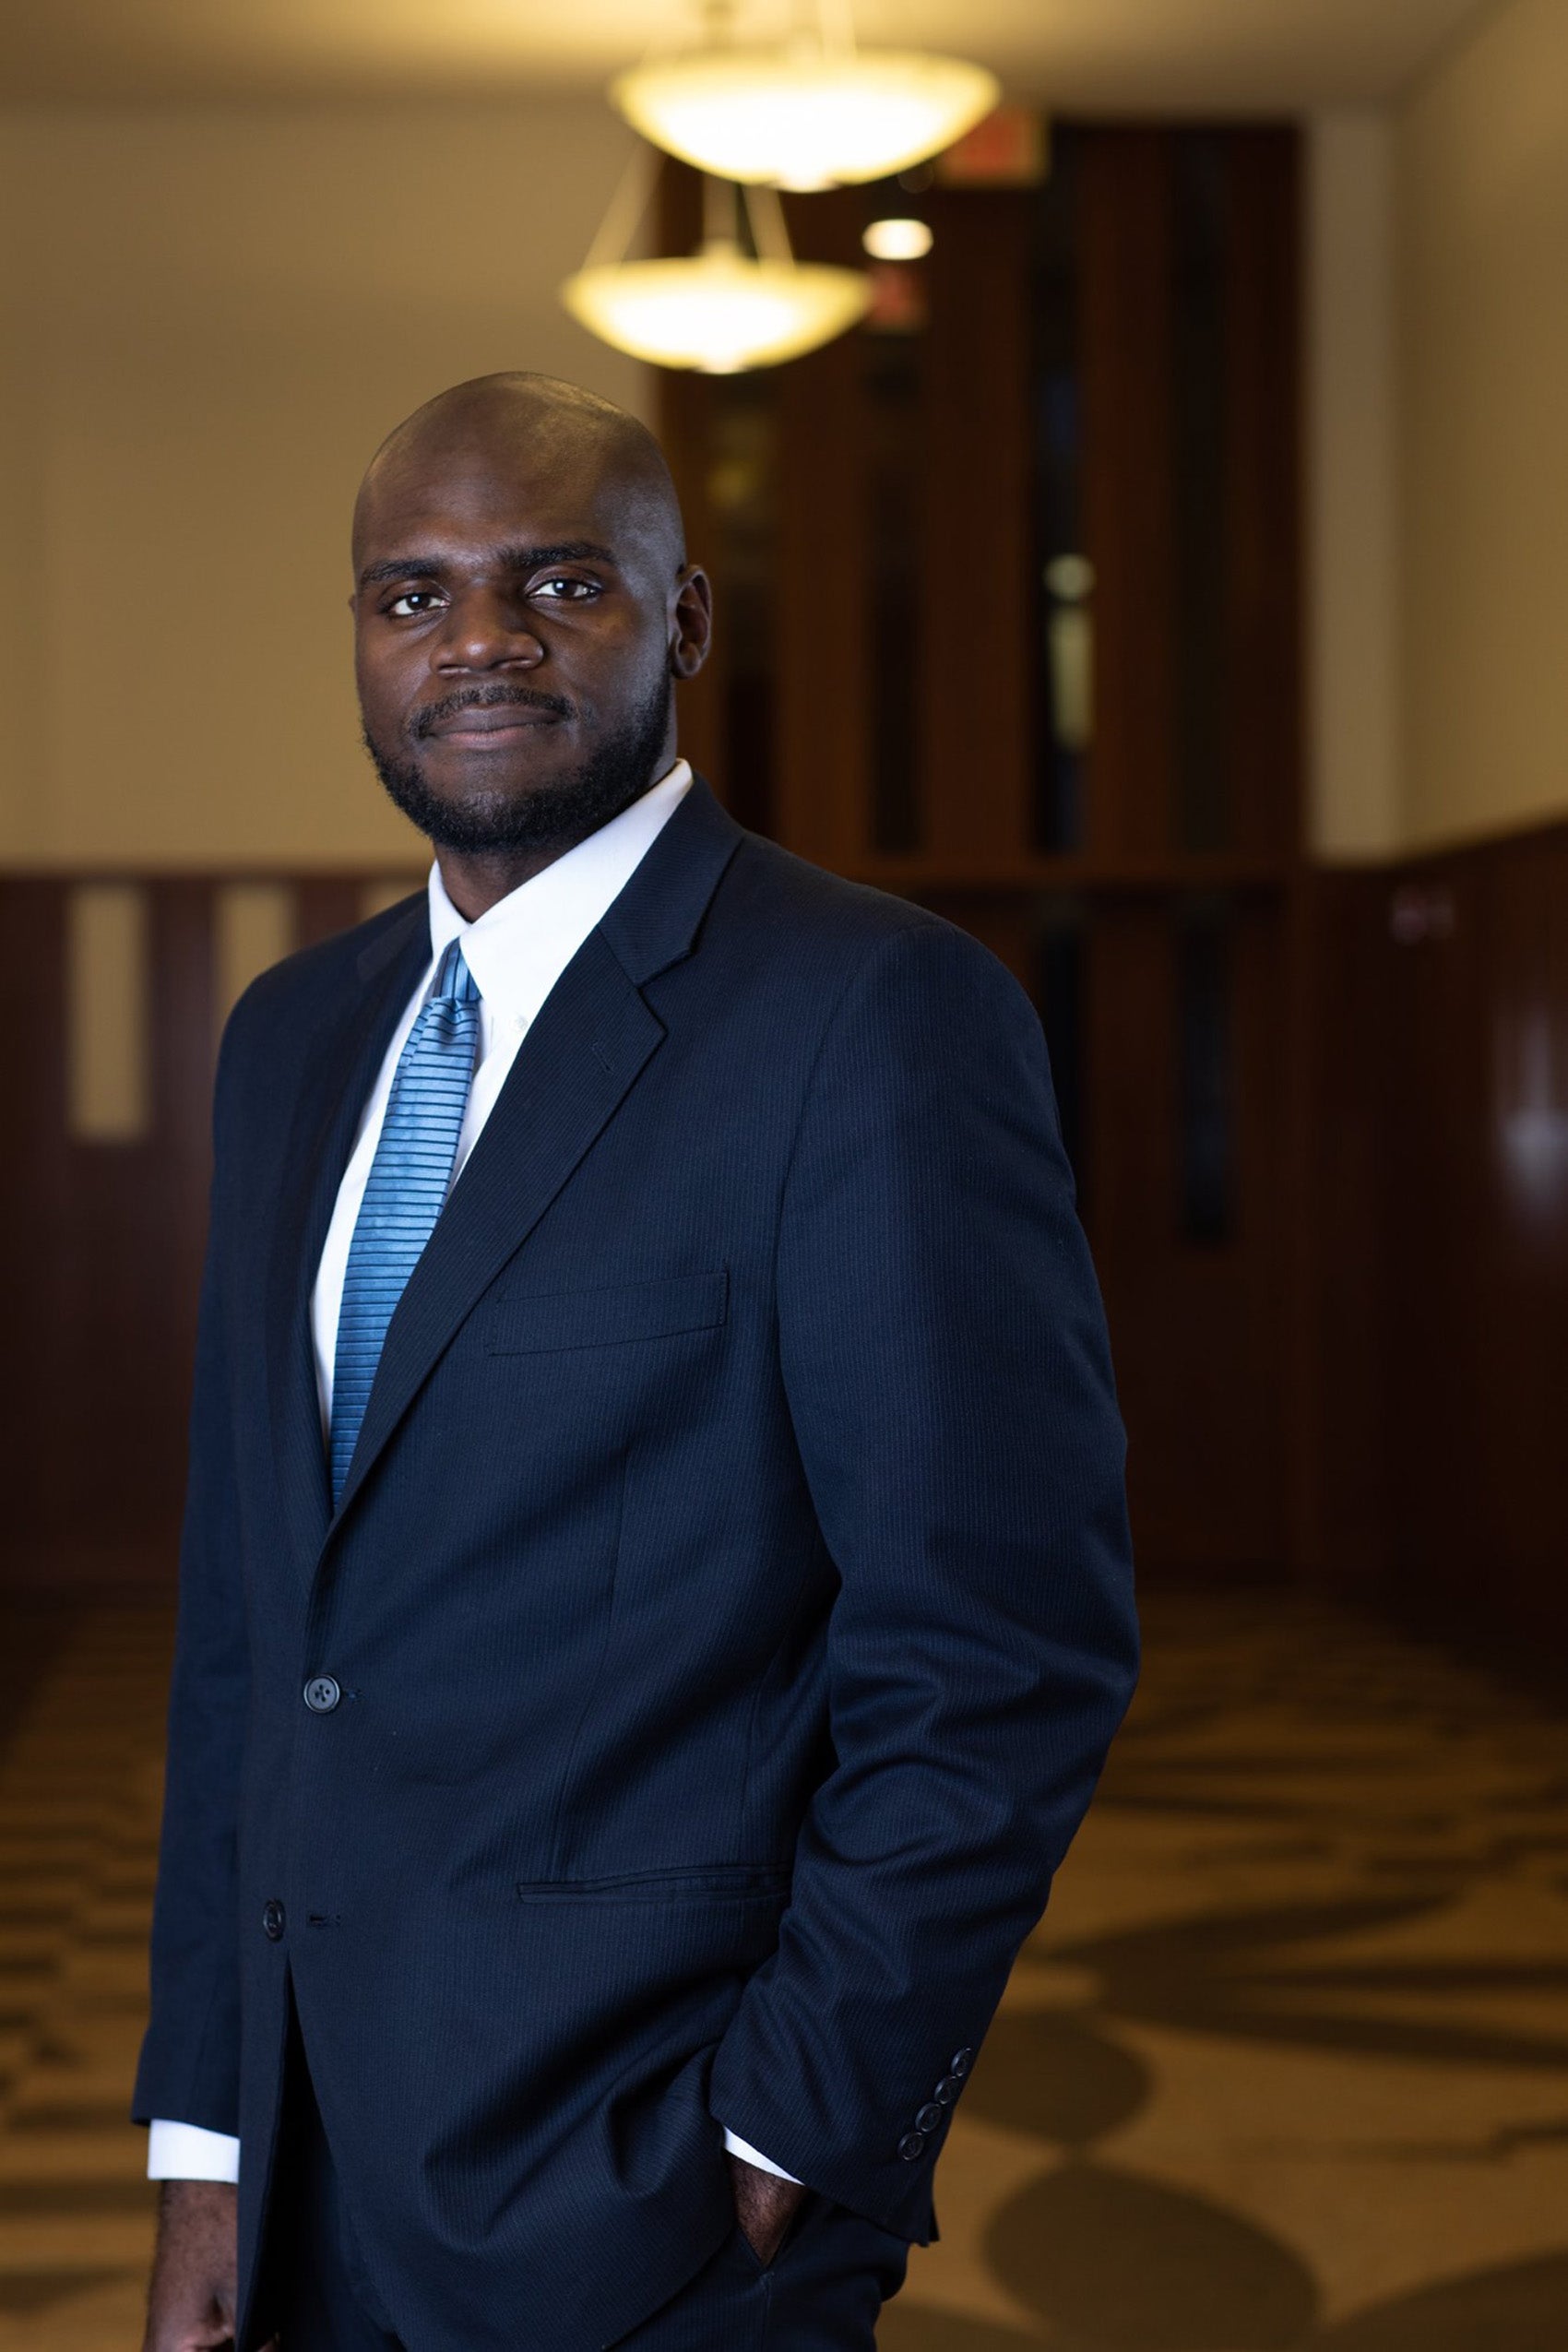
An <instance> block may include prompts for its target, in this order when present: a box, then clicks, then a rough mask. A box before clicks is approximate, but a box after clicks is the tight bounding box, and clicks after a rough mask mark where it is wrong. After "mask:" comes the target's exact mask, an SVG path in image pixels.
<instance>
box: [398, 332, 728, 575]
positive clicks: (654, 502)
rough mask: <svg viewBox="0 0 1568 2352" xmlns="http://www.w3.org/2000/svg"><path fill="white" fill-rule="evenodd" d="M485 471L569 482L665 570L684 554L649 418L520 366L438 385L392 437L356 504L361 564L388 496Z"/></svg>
mask: <svg viewBox="0 0 1568 2352" xmlns="http://www.w3.org/2000/svg"><path fill="white" fill-rule="evenodd" d="M486 473H490V474H504V475H510V476H512V477H513V478H515V479H527V478H529V477H530V476H534V475H540V474H543V475H547V476H550V477H552V478H553V480H554V481H557V482H559V483H562V484H565V483H570V484H572V485H573V486H574V487H575V488H576V489H577V491H578V492H579V493H588V494H590V495H592V496H593V497H594V498H595V501H596V503H598V504H600V505H602V506H603V507H604V508H606V509H607V510H608V511H610V512H612V513H613V514H614V515H615V516H616V517H617V518H618V519H620V520H621V521H622V522H623V524H624V529H626V531H627V533H628V534H629V535H630V536H631V537H632V538H635V539H636V541H637V542H638V544H639V546H640V547H641V548H643V549H644V550H645V551H646V552H647V555H648V556H649V557H650V558H651V559H652V560H653V561H655V562H656V563H659V564H661V565H662V566H663V567H665V568H667V569H668V571H669V572H671V573H673V572H676V571H678V570H679V569H680V567H681V565H682V564H683V563H684V562H685V560H686V559H685V533H684V530H683V526H682V521H681V506H680V501H679V500H678V499H677V497H676V495H675V484H674V482H673V481H671V475H670V469H669V467H668V465H667V464H666V463H665V459H664V452H663V450H662V449H660V447H659V444H658V442H657V441H656V440H655V439H654V437H653V435H652V434H651V433H650V432H649V431H648V429H647V425H646V424H643V423H641V422H639V420H638V419H637V418H636V417H634V416H631V415H629V414H628V412H627V411H626V410H624V409H618V408H617V407H616V406H615V403H614V402H613V400H606V399H604V398H601V397H600V394H599V393H597V392H588V391H586V390H585V389H584V387H583V386H581V385H580V384H567V383H566V382H564V380H563V379H562V378H561V377H560V376H556V375H535V374H530V373H529V372H527V371H525V370H523V369H514V370H510V371H508V372H506V373H505V374H497V375H475V376H470V377H469V380H468V382H467V383H465V384H455V385H453V386H452V387H451V389H450V390H449V391H446V392H438V393H437V394H436V395H435V397H434V399H431V400H426V401H425V403H424V404H423V406H422V408H418V409H416V410H414V412H413V414H412V416H410V417H407V418H405V419H404V421H403V422H402V423H401V424H399V425H397V426H395V427H394V429H393V430H392V432H391V433H389V434H387V436H386V440H385V441H384V442H383V443H382V445H381V446H380V448H379V449H378V450H377V451H376V453H375V455H374V457H373V458H372V459H371V461H370V464H369V466H368V467H367V468H366V470H365V476H364V480H363V481H362V483H361V485H360V493H359V497H358V499H357V500H356V502H355V506H354V558H355V564H356V567H357V565H358V563H359V559H360V550H361V543H362V533H363V530H364V528H365V525H366V523H367V521H368V520H369V519H370V517H373V516H374V514H375V513H376V512H377V511H378V510H379V509H381V508H382V507H383V506H385V505H386V503H387V502H388V501H392V502H402V501H405V500H406V499H407V498H408V497H409V495H410V493H413V494H414V495H415V496H416V497H418V496H419V495H420V494H421V493H422V492H423V491H424V490H425V489H426V488H427V487H428V486H430V485H431V484H433V483H435V482H439V481H444V480H465V479H473V478H475V477H478V476H482V475H483V474H486Z"/></svg>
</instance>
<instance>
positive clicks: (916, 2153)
mask: <svg viewBox="0 0 1568 2352" xmlns="http://www.w3.org/2000/svg"><path fill="white" fill-rule="evenodd" d="M898 2153H899V2155H900V2156H902V2157H903V2159H904V2162H905V2163H906V2164H918V2163H919V2161H920V2159H921V2156H924V2154H925V2134H924V2132H905V2134H904V2136H903V2138H902V2139H901V2140H900V2141H899V2143H898Z"/></svg>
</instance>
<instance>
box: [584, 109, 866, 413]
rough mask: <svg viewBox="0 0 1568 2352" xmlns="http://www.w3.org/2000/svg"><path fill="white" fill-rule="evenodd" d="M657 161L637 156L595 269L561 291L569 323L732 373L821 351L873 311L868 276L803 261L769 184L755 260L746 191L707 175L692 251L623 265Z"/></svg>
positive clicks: (760, 206)
mask: <svg viewBox="0 0 1568 2352" xmlns="http://www.w3.org/2000/svg"><path fill="white" fill-rule="evenodd" d="M651 161H652V159H651V158H650V156H649V155H648V151H647V149H646V148H642V149H639V151H638V153H637V154H636V156H634V158H633V160H632V163H631V165H630V166H629V167H628V171H627V174H626V177H625V178H624V180H623V182H622V184H621V187H620V189H618V190H617V192H616V196H615V197H614V199H613V200H612V204H611V207H610V210H609V212H608V213H607V214H606V215H605V220H604V225H603V227H602V228H601V229H600V232H599V235H598V236H597V237H596V238H595V240H594V243H593V247H592V250H591V251H590V252H589V254H588V259H587V261H586V262H585V263H584V265H583V267H582V268H581V269H579V270H578V271H577V273H576V276H575V277H573V278H568V279H567V280H566V282H565V284H564V286H563V287H562V289H561V299H562V301H563V302H564V304H565V306H566V308H567V309H568V310H569V311H570V312H571V314H572V315H573V317H574V318H575V319H576V320H577V321H578V322H579V324H580V325H582V326H584V327H587V328H588V331H589V333H590V334H593V335H597V336H598V337H599V338H600V341H601V342H605V343H609V344H612V346H613V347H614V349H615V350H619V351H627V352H629V353H630V354H631V356H632V357H633V358H634V359H639V360H648V361H651V362H653V364H654V365H655V366H657V367H671V368H694V369H697V370H700V371H701V372H702V373H703V374H707V375H734V374H739V373H740V372H741V371H742V369H745V368H754V367H773V366H776V365H777V364H778V362H780V361H781V360H792V359H797V358H799V357H800V356H801V354H802V352H805V351H814V350H817V349H818V347H819V346H820V345H822V344H824V343H829V342H831V341H832V340H833V339H834V337H835V336H836V335H842V334H843V333H844V331H845V329H846V328H847V327H853V326H854V325H855V324H856V322H857V320H859V319H861V318H862V317H863V316H864V315H865V313H866V311H867V309H868V308H869V307H870V303H871V284H870V281H869V279H867V278H866V277H865V276H864V275H863V274H862V273H861V271H859V270H855V269H833V268H827V267H822V266H819V265H817V264H814V263H805V262H798V261H796V260H795V258H794V256H793V255H792V253H791V251H790V237H789V232H788V230H787V229H786V227H785V225H784V213H783V208H782V207H781V206H780V204H779V202H778V196H776V195H775V194H774V192H773V190H772V189H771V188H755V189H752V188H748V189H747V190H746V192H745V197H744V203H745V213H746V219H747V221H748V223H749V225H750V229H751V241H752V244H753V245H754V248H755V253H754V256H753V255H751V254H748V253H747V252H746V251H745V250H744V248H743V245H742V236H741V227H742V219H741V207H742V195H741V191H740V189H739V188H737V187H735V186H733V185H731V186H722V185H720V184H719V183H718V182H716V181H714V180H711V179H710V180H707V182H705V184H704V188H703V209H704V226H703V240H702V244H701V245H700V246H699V247H698V249H697V251H696V252H695V254H693V255H688V256H686V257H684V258H683V259H680V260H673V261H627V260H625V259H624V257H623V256H624V253H625V250H626V247H627V245H628V244H630V243H631V240H632V237H633V235H634V233H635V232H636V226H637V222H638V220H640V219H641V217H642V214H643V211H644V209H645V208H646V206H647V197H648V195H649V194H650V193H651V183H652V173H651V170H650V168H649V167H650V164H651Z"/></svg>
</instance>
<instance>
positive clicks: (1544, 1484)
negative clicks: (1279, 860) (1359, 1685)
mask: <svg viewBox="0 0 1568 2352" xmlns="http://www.w3.org/2000/svg"><path fill="white" fill-rule="evenodd" d="M1313 897H1314V932H1315V950H1316V952H1315V955H1314V958H1313V999H1314V1015H1315V1018H1314V1051H1313V1079H1312V1095H1313V1132H1312V1137H1311V1145H1310V1162H1309V1165H1310V1170H1311V1176H1312V1206H1313V1229H1314V1235H1315V1240H1314V1252H1315V1258H1316V1272H1315V1279H1314V1281H1313V1286H1312V1299H1313V1329H1312V1345H1313V1348H1314V1351H1315V1366H1316V1370H1315V1386H1314V1393H1313V1399H1312V1403H1313V1413H1312V1420H1313V1428H1312V1453H1313V1472H1314V1475H1313V1487H1312V1489H1311V1491H1310V1492H1309V1496H1308V1518H1307V1537H1308V1547H1309V1551H1310V1556H1311V1559H1312V1562H1313V1565H1314V1567H1315V1568H1316V1570H1317V1572H1318V1573H1319V1574H1321V1575H1323V1576H1324V1578H1325V1579H1326V1580H1329V1581H1331V1582H1334V1583H1337V1584H1340V1585H1342V1586H1345V1587H1347V1588H1348V1589H1350V1590H1353V1591H1360V1592H1362V1593H1368V1592H1370V1593H1372V1594H1375V1595H1378V1596H1380V1597H1384V1598H1387V1599H1388V1600H1390V1601H1391V1602H1392V1603H1393V1604H1394V1605H1395V1606H1396V1609H1397V1610H1399V1612H1400V1614H1401V1615H1402V1616H1404V1617H1405V1618H1407V1619H1408V1621H1410V1622H1412V1623H1414V1624H1417V1625H1422V1626H1426V1627H1429V1628H1431V1630H1433V1631H1444V1632H1451V1633H1452V1632H1460V1633H1464V1634H1466V1635H1467V1636H1468V1637H1470V1638H1473V1639H1476V1640H1479V1641H1493V1642H1495V1643H1497V1644H1498V1645H1500V1646H1506V1645H1509V1644H1511V1643H1512V1644H1524V1643H1529V1642H1532V1641H1544V1642H1555V1643H1561V1642H1562V1639H1563V1638H1564V1636H1565V1635H1568V1574H1565V1573H1564V1570H1565V1567H1568V1440H1565V1438H1564V1433H1563V1410H1564V1400H1565V1399H1568V826H1557V827H1554V828H1550V829H1548V830H1543V831H1538V832H1532V833H1528V834H1524V835H1520V836H1517V837H1512V838H1507V839H1503V840H1498V841H1493V842H1489V843H1486V844H1483V845H1480V846H1478V847H1475V848H1470V849H1458V850H1455V851H1453V852H1450V853H1448V854H1446V855H1442V856H1435V857H1428V858H1423V859H1420V860H1418V861H1410V862H1408V863H1406V864H1403V865H1400V866H1397V867H1394V868H1390V869H1380V870H1377V871H1374V872H1365V871H1358V872H1344V873H1324V874H1322V875H1320V876H1318V877H1317V878H1316V880H1315V881H1314V885H1313Z"/></svg>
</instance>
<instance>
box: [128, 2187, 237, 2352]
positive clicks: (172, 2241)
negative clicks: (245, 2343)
mask: <svg viewBox="0 0 1568 2352" xmlns="http://www.w3.org/2000/svg"><path fill="white" fill-rule="evenodd" d="M238 2209H239V2192H238V2190H236V2189H233V2188H231V2187H230V2185H229V2184H228V2182H227V2181H223V2180H165V2181H164V2183H163V2185H162V2190H161V2192H160V2197H159V2201H158V2247H157V2251H156V2252H155V2253H154V2255H153V2258H152V2285H151V2287H150V2289H149V2291H148V2299H147V2334H146V2335H145V2336H144V2337H143V2339H142V2352H217V2347H218V2346H220V2345H225V2344H230V2343H232V2340H233V2334H234V2289H235V2274H236V2271H237V2269H238V2237H239V2228H238Z"/></svg>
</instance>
